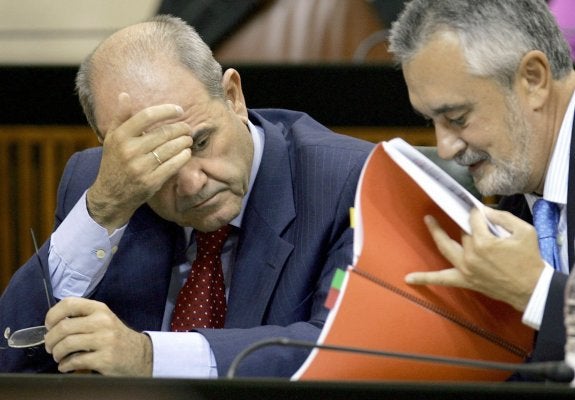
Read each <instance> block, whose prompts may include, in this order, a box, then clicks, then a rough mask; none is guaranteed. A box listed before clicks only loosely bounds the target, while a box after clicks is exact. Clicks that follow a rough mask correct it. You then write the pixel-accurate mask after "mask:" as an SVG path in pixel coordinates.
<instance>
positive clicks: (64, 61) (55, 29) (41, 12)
mask: <svg viewBox="0 0 575 400" xmlns="http://www.w3.org/2000/svg"><path fill="white" fill-rule="evenodd" d="M159 3H160V0H0V64H4V65H20V64H26V65H29V64H37V65H54V64H56V65H70V64H71V65H75V64H78V63H79V62H80V61H81V60H82V59H83V58H84V56H85V55H86V54H88V53H89V52H90V51H91V50H92V49H93V48H94V47H95V46H96V45H97V44H98V43H99V42H100V41H101V40H102V39H103V38H104V37H106V36H108V35H109V34H110V33H112V32H113V31H115V30H116V29H118V28H119V27H122V26H125V25H128V24H131V23H134V22H138V21H142V20H144V19H147V18H149V17H150V16H152V15H154V14H155V13H156V10H157V9H158V7H159Z"/></svg>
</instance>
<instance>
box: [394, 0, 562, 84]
mask: <svg viewBox="0 0 575 400" xmlns="http://www.w3.org/2000/svg"><path fill="white" fill-rule="evenodd" d="M438 32H453V33H455V34H456V35H457V36H458V37H459V39H460V41H461V46H462V49H463V54H464V56H465V59H466V61H467V63H468V66H469V68H470V72H471V73H473V74H476V75H478V76H484V77H491V78H493V79H494V80H495V81H497V82H498V83H499V84H500V85H502V86H503V87H504V88H508V89H510V88H512V86H513V81H514V76H515V72H516V70H517V67H518V66H519V63H520V62H521V59H522V58H523V56H524V55H525V54H526V53H527V52H529V51H531V50H540V51H541V52H543V53H544V54H545V55H546V56H547V58H548V59H549V63H550V66H551V73H552V75H553V79H555V80H559V79H561V78H563V77H565V76H566V75H567V74H569V72H570V71H572V70H573V63H572V60H571V53H570V49H569V45H568V44H567V42H566V40H565V38H564V36H563V34H562V33H561V31H560V30H559V27H558V26H557V23H556V21H555V19H554V17H553V16H552V15H551V13H550V11H549V8H548V7H547V4H546V3H545V1H544V0H413V1H411V2H409V3H408V4H407V5H406V7H405V9H404V10H403V12H402V13H401V14H400V16H399V18H398V20H397V21H395V22H394V23H393V24H392V27H391V32H390V47H389V50H390V52H392V53H393V55H394V59H395V61H396V62H397V63H399V64H401V65H402V64H404V63H406V62H408V61H409V60H410V59H411V58H412V57H413V56H414V55H416V53H417V52H418V51H419V50H420V49H421V48H422V47H423V46H424V45H425V44H426V41H427V40H429V38H431V37H432V35H433V34H435V33H438Z"/></svg>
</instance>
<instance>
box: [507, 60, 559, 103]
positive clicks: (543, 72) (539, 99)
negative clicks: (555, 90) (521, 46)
mask: <svg viewBox="0 0 575 400" xmlns="http://www.w3.org/2000/svg"><path fill="white" fill-rule="evenodd" d="M517 79H518V81H519V82H516V84H517V85H518V86H517V89H518V90H520V92H521V95H522V96H525V99H526V101H527V104H529V107H530V108H531V109H532V110H539V109H541V107H543V106H544V105H545V103H546V101H547V99H548V97H549V94H550V91H551V86H552V83H553V76H552V74H551V66H550V65H549V60H548V59H547V56H546V55H545V54H544V53H543V52H541V51H539V50H532V51H530V52H528V53H527V54H525V55H524V56H523V58H522V59H521V63H520V64H519V68H518V70H517Z"/></svg>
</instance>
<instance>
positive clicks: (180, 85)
mask: <svg viewBox="0 0 575 400" xmlns="http://www.w3.org/2000/svg"><path fill="white" fill-rule="evenodd" d="M93 92H94V109H95V114H96V120H97V123H98V126H99V127H100V128H101V129H102V130H103V131H104V132H105V131H106V128H107V126H108V125H109V123H110V121H111V120H112V118H113V117H114V113H115V112H116V110H117V105H118V95H119V94H120V93H122V92H126V93H128V94H129V95H130V99H131V111H132V114H135V113H137V112H139V111H141V110H143V109H145V108H147V107H150V106H154V105H159V104H167V103H170V104H178V105H180V106H182V107H183V108H184V109H186V108H190V107H193V106H195V105H199V104H202V103H206V102H208V101H209V100H210V95H209V93H208V91H207V89H206V88H205V86H204V85H203V84H202V83H201V82H200V81H199V80H198V79H197V78H196V77H195V75H194V74H193V73H192V72H191V71H190V70H189V69H188V68H187V67H185V66H184V65H182V64H181V63H179V62H171V61H170V60H166V59H164V60H162V59H160V60H156V61H154V62H149V63H142V64H139V65H126V66H125V67H124V68H121V69H117V68H114V69H110V70H107V71H106V70H104V71H98V73H97V74H95V76H94V91H93Z"/></svg>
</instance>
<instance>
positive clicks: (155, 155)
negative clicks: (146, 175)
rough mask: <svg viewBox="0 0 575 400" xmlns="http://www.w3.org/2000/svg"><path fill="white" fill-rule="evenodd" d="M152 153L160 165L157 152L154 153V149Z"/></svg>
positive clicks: (160, 161)
mask: <svg viewBox="0 0 575 400" xmlns="http://www.w3.org/2000/svg"><path fill="white" fill-rule="evenodd" d="M152 154H153V155H154V157H156V161H157V162H158V165H162V160H161V159H160V156H159V155H158V153H156V152H155V151H152Z"/></svg>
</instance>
